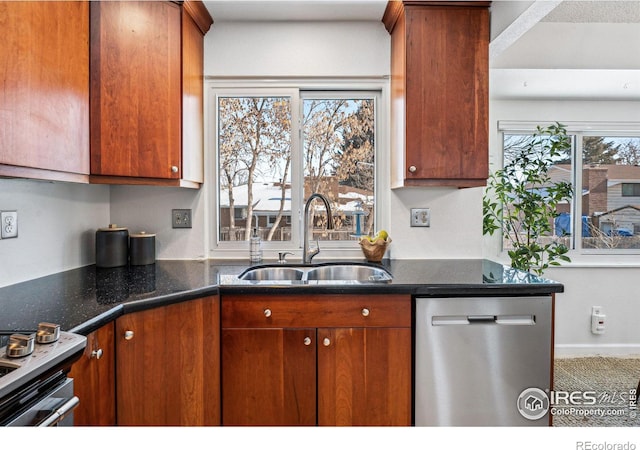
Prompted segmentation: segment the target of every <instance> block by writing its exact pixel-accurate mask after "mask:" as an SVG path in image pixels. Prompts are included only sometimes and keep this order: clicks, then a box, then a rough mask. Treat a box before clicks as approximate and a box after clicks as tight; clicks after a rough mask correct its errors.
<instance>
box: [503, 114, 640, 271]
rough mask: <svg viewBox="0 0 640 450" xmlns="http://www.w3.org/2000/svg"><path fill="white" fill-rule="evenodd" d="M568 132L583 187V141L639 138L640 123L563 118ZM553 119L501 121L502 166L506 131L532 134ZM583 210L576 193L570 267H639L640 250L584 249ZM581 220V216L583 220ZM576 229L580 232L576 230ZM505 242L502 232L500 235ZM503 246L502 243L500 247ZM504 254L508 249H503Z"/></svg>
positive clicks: (578, 180)
mask: <svg viewBox="0 0 640 450" xmlns="http://www.w3.org/2000/svg"><path fill="white" fill-rule="evenodd" d="M559 122H560V123H562V124H563V125H565V127H566V130H567V134H568V135H570V136H571V137H572V141H573V145H572V155H571V159H572V168H571V170H572V183H573V186H574V187H575V186H582V170H577V169H576V168H578V167H580V168H581V167H582V164H583V163H582V140H583V138H584V137H589V136H605V137H607V136H612V137H635V138H637V137H639V136H640V123H638V122H576V121H562V120H559ZM554 123H555V121H554V122H529V121H527V122H524V121H510V120H501V121H498V136H499V139H500V146H501V147H500V148H501V150H500V167H502V165H503V164H504V145H503V144H504V135H505V134H533V133H534V132H535V131H536V127H537V126H541V127H545V126H548V125H552V124H554ZM578 211H582V195H576V194H575V192H574V196H573V199H572V207H571V214H570V223H571V230H572V233H571V248H570V250H569V257H570V258H571V260H572V263H570V264H568V265H569V266H592V265H597V266H607V265H609V264H615V265H622V266H624V265H628V266H632V267H636V266H637V265H638V263H640V249H585V248H583V247H582V225H581V223H580V224H577V223H576V222H577V221H576V217H582V214H581V213H580V214H577V212H578ZM580 222H581V219H580ZM576 231H577V233H576ZM500 240H501V241H502V234H500ZM501 248H502V246H501ZM502 253H503V256H504V255H506V252H505V251H504V250H502Z"/></svg>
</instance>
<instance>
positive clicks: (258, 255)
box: [249, 227, 262, 263]
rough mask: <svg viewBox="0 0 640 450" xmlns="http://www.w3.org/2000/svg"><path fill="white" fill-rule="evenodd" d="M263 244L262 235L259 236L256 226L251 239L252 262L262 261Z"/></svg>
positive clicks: (250, 258) (250, 253)
mask: <svg viewBox="0 0 640 450" xmlns="http://www.w3.org/2000/svg"><path fill="white" fill-rule="evenodd" d="M261 245H262V243H261V241H260V236H258V227H254V228H253V234H251V240H250V241H249V260H250V261H251V262H252V263H259V262H261V261H262V248H261Z"/></svg>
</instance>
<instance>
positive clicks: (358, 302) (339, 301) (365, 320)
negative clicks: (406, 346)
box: [222, 295, 411, 328]
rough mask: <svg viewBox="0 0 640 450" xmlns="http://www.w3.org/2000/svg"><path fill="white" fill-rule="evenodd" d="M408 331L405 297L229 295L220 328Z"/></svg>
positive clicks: (408, 304) (408, 311)
mask: <svg viewBox="0 0 640 450" xmlns="http://www.w3.org/2000/svg"><path fill="white" fill-rule="evenodd" d="M369 326H370V327H410V326H411V297H410V296H408V295H309V296H305V297H304V298H300V297H299V296H286V295H230V296H224V297H223V299H222V327H223V328H247V327H250V328H279V327H369Z"/></svg>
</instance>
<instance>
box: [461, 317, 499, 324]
mask: <svg viewBox="0 0 640 450" xmlns="http://www.w3.org/2000/svg"><path fill="white" fill-rule="evenodd" d="M497 319H498V316H491V315H477V316H467V320H468V321H469V323H470V324H473V323H495V322H496V320H497Z"/></svg>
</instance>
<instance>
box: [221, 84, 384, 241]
mask: <svg viewBox="0 0 640 450" xmlns="http://www.w3.org/2000/svg"><path fill="white" fill-rule="evenodd" d="M354 97H355V98H351V97H349V96H345V97H341V98H337V97H332V96H324V97H323V96H322V95H321V94H320V93H318V92H314V93H313V98H311V97H306V96H305V95H304V94H303V95H302V98H301V105H302V108H301V111H300V113H299V114H300V116H299V117H298V114H297V113H296V112H295V111H292V104H293V102H292V98H291V97H286V96H241V95H239V96H235V95H230V96H219V97H217V99H218V100H217V109H218V111H217V117H218V124H217V138H218V177H219V206H218V208H219V209H218V211H219V221H218V222H219V229H218V236H219V240H220V241H239V240H247V239H249V237H250V235H251V231H252V230H254V229H255V230H257V231H258V233H259V234H260V237H261V238H262V239H263V240H266V241H287V240H291V237H292V227H298V226H299V221H298V215H297V211H299V210H301V208H302V205H292V192H293V193H295V194H298V195H294V196H293V198H298V199H301V201H304V200H305V199H306V198H308V196H309V195H311V194H312V193H314V192H319V193H322V194H324V195H325V196H326V197H327V198H329V200H330V201H331V206H332V211H333V213H334V219H335V223H334V225H335V227H334V229H333V230H330V231H327V230H325V228H326V227H325V225H326V224H325V223H323V221H325V220H326V215H325V213H324V211H321V210H318V211H317V217H316V216H314V220H313V228H314V230H313V238H314V239H319V240H333V241H343V240H357V239H358V237H359V236H360V235H362V234H368V233H371V232H372V231H373V230H374V225H375V224H374V218H375V208H374V203H375V202H374V200H375V197H374V195H375V190H374V184H375V176H374V175H375V100H374V97H373V96H372V97H365V96H362V98H360V97H358V96H354ZM292 124H296V126H295V127H292ZM298 124H299V127H300V131H301V133H300V134H301V140H300V148H293V147H292V146H293V145H294V144H293V142H294V141H295V140H292V138H291V135H292V133H294V132H295V133H297V131H296V130H297V129H298V128H296V127H297V126H298ZM296 142H297V141H296ZM294 155H295V156H296V157H295V158H294V157H293V156H294ZM294 161H298V162H299V164H298V165H297V167H296V165H294ZM292 180H300V181H292ZM294 183H298V185H295V184H294ZM320 206H321V205H320V204H319V203H316V204H314V207H316V208H317V207H320ZM292 211H295V212H296V214H295V220H294V219H293V218H292Z"/></svg>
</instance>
